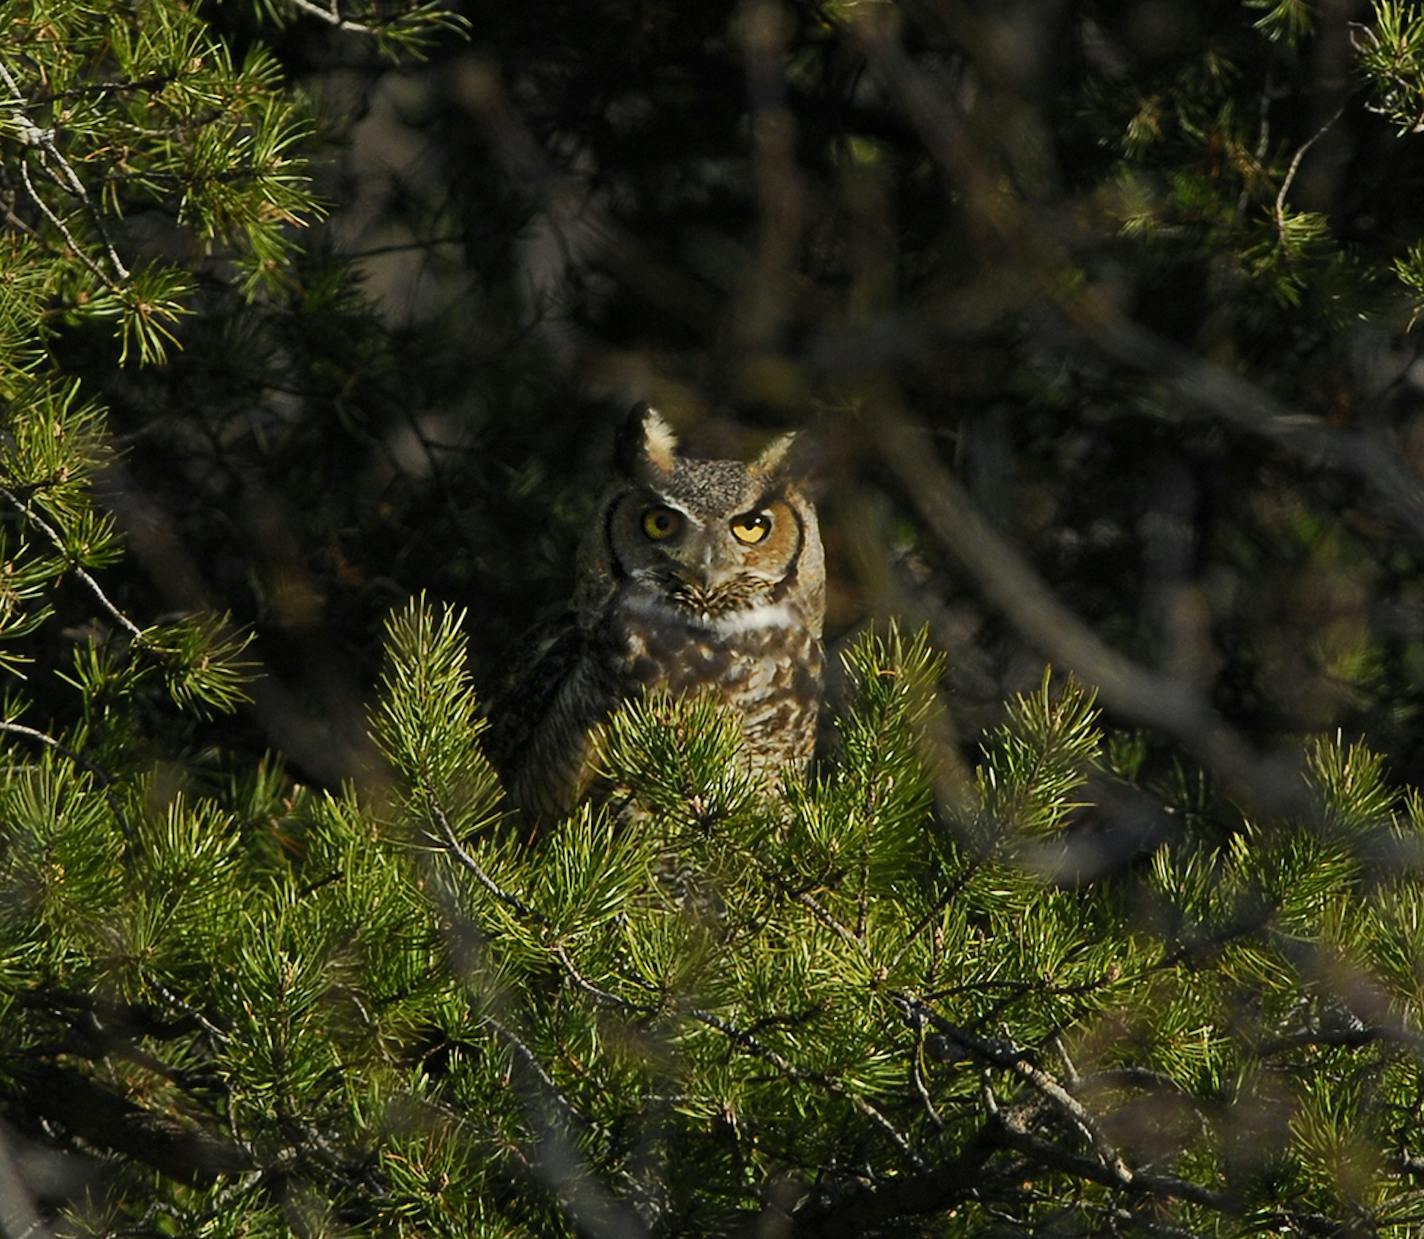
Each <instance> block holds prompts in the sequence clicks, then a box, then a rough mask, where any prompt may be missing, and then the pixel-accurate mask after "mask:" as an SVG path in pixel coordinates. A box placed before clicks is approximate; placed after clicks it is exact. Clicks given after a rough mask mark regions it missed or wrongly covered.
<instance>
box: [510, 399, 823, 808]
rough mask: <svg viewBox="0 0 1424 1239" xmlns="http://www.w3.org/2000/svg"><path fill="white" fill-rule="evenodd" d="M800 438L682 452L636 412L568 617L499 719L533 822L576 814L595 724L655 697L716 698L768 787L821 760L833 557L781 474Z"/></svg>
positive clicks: (520, 679) (662, 428)
mask: <svg viewBox="0 0 1424 1239" xmlns="http://www.w3.org/2000/svg"><path fill="white" fill-rule="evenodd" d="M789 442H790V441H789V439H784V440H778V441H777V442H776V443H774V444H772V446H771V447H770V448H768V449H767V451H766V452H764V453H763V454H762V455H761V456H760V457H759V458H758V459H757V460H755V461H752V462H751V463H745V462H740V461H727V460H698V459H692V458H687V457H683V456H681V455H679V454H678V452H677V445H676V441H675V440H674V439H673V437H672V434H671V432H670V431H669V429H668V428H667V426H666V424H665V423H664V422H663V421H662V419H661V418H659V417H658V416H657V414H656V413H654V412H652V411H651V410H650V409H647V408H646V407H643V406H640V407H639V408H638V409H635V410H634V412H633V414H632V416H631V417H630V419H629V422H628V425H627V426H626V427H625V429H624V433H623V435H622V437H621V440H620V450H619V454H618V456H619V472H618V476H617V477H616V478H615V479H614V481H613V482H612V483H611V484H610V485H609V487H608V488H607V489H606V490H605V491H604V493H603V495H602V497H601V498H600V500H599V503H598V505H597V508H596V511H595V513H594V516H593V518H592V520H591V522H590V525H589V527H588V531H587V533H586V535H585V537H584V540H583V545H582V547H581V549H580V554H579V581H578V587H577V589H576V590H575V593H574V598H573V604H572V607H571V610H570V613H569V615H568V616H567V617H566V619H565V621H564V622H563V623H562V624H561V625H560V626H559V627H558V628H557V629H556V631H555V632H554V634H553V636H552V637H551V638H549V639H548V640H546V642H545V643H544V645H543V646H542V647H541V649H540V650H539V651H538V653H537V655H536V657H535V658H533V659H532V660H531V662H530V663H529V665H528V666H526V667H525V668H524V669H523V670H522V672H521V673H520V674H519V675H518V676H517V677H516V680H517V682H516V684H515V685H514V686H513V691H512V692H511V693H510V703H509V706H508V707H507V708H506V710H505V711H504V712H503V715H501V714H499V713H497V714H496V717H495V732H494V737H493V738H494V741H495V743H494V745H493V750H494V756H495V759H496V764H498V765H499V766H500V767H501V768H502V771H503V773H504V775H505V779H506V785H507V787H508V788H509V791H510V794H511V797H512V798H513V800H514V801H515V802H516V803H517V804H518V805H520V806H521V807H522V808H523V809H524V810H525V811H526V812H527V813H528V814H529V815H530V816H531V817H533V818H535V819H536V820H542V821H548V820H552V819H553V818H555V817H557V816H559V815H561V814H562V813H564V812H566V811H567V810H568V809H569V808H570V807H572V805H573V804H574V803H575V802H576V801H577V800H578V798H579V797H580V796H581V795H582V793H583V792H584V791H585V790H586V789H587V786H588V784H589V782H590V779H591V776H592V770H591V768H590V758H591V741H592V735H593V732H594V730H595V729H596V728H597V727H598V726H599V724H600V723H602V722H603V721H604V720H605V719H607V718H608V717H609V715H611V714H612V713H613V712H614V710H616V709H617V708H618V706H620V705H621V704H622V703H623V702H625V701H628V700H630V699H632V698H635V697H637V696H639V695H641V694H643V693H645V692H647V691H649V690H652V689H667V690H669V691H671V692H673V693H683V692H693V691H698V690H703V689H713V690H715V691H716V692H717V693H719V694H720V695H721V696H722V697H723V698H724V699H725V700H726V702H727V703H728V704H729V705H730V706H732V707H733V709H734V710H735V711H736V712H737V714H739V715H740V717H741V720H742V727H743V732H744V735H745V741H746V743H745V749H744V751H745V755H746V759H747V762H748V765H749V767H750V769H751V770H752V772H753V773H754V774H756V775H757V776H758V777H759V779H760V780H761V781H762V782H763V784H764V785H766V786H767V787H771V786H772V785H773V784H774V782H775V779H776V777H777V776H778V775H779V774H780V772H781V771H782V770H784V769H786V768H788V767H790V768H793V769H804V768H805V766H806V764H807V763H808V762H809V761H810V758H811V751H812V748H813V747H814V744H815V736H816V715H817V711H818V709H819V706H820V698H821V679H822V667H823V654H822V649H821V620H822V615H823V612H824V610H825V563H824V558H823V555H822V551H821V539H820V533H819V530H818V527H817V524H816V513H815V509H814V508H813V507H812V505H811V504H810V502H809V501H808V500H807V499H806V497H805V496H804V495H803V494H802V493H801V492H800V491H799V490H798V489H797V487H796V485H795V483H794V481H793V479H792V478H791V477H790V476H789V474H788V473H787V472H786V471H785V468H784V458H785V454H786V448H787V446H789Z"/></svg>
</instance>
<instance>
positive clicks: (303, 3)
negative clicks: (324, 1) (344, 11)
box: [287, 0, 379, 34]
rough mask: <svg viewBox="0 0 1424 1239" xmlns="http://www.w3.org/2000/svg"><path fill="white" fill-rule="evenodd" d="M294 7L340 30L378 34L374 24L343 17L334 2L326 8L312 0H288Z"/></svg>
mask: <svg viewBox="0 0 1424 1239" xmlns="http://www.w3.org/2000/svg"><path fill="white" fill-rule="evenodd" d="M287 3H288V4H290V5H291V6H292V7H293V8H297V9H301V11H302V12H303V13H306V14H308V15H309V16H311V17H316V18H319V19H320V20H321V21H324V22H326V24H327V25H329V26H335V27H336V29H338V30H349V31H350V32H351V33H353V34H377V33H379V32H378V31H377V29H376V28H375V27H374V26H367V25H364V24H363V23H361V22H354V21H352V20H351V19H350V18H347V17H342V16H341V14H340V12H338V11H337V8H336V5H335V4H334V3H333V4H332V6H331V8H329V9H324V8H322V7H321V5H319V4H313V3H312V2H311V0H287Z"/></svg>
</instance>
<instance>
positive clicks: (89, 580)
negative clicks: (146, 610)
mask: <svg viewBox="0 0 1424 1239" xmlns="http://www.w3.org/2000/svg"><path fill="white" fill-rule="evenodd" d="M0 499H4V500H5V501H6V502H7V503H8V504H9V505H10V506H11V507H12V508H14V509H15V511H16V512H18V513H19V514H20V515H21V516H23V517H24V518H25V519H26V520H27V521H29V522H30V523H31V524H32V525H34V526H35V527H36V528H37V529H38V530H39V531H40V532H41V533H42V534H44V536H45V537H46V538H47V539H48V540H49V542H50V544H51V545H52V546H53V547H54V548H55V550H57V551H58V552H59V553H60V554H61V555H62V556H64V559H65V562H66V563H68V565H69V568H70V570H71V571H72V572H73V573H74V575H75V576H76V577H77V578H78V579H79V580H80V581H81V582H82V583H83V584H84V586H85V588H87V589H88V590H89V592H90V593H91V594H92V595H93V596H94V597H95V598H96V599H97V600H98V602H99V605H100V606H101V607H103V608H104V610H105V611H107V612H108V614H109V615H110V617H112V619H113V620H114V622H115V623H117V624H118V625H119V627H120V628H122V629H123V630H124V631H125V632H126V633H128V634H129V636H130V637H131V638H132V639H133V640H134V641H135V642H137V643H139V644H140V645H141V644H142V643H143V629H141V628H140V627H139V626H138V625H137V624H135V623H134V622H133V620H131V619H129V617H128V616H127V615H125V614H124V613H123V612H122V611H120V610H119V608H118V607H117V606H115V605H114V603H113V602H111V601H110V600H109V596H108V595H107V594H106V593H105V592H104V590H103V587H102V586H100V584H99V582H98V581H96V580H95V579H94V578H93V576H91V575H90V574H89V573H88V572H87V571H86V570H85V569H84V568H83V567H81V566H80V565H79V564H77V563H75V562H74V560H73V558H72V556H71V555H70V552H69V548H68V547H67V546H65V544H64V538H63V537H62V536H61V535H60V532H59V530H57V529H56V528H55V527H54V526H53V525H51V524H50V523H49V522H48V521H47V520H45V518H44V517H42V516H41V515H40V514H39V513H38V512H36V511H35V510H34V507H33V505H31V504H27V503H24V502H22V501H21V500H20V498H19V497H18V496H17V495H16V494H15V493H14V491H12V490H10V489H9V487H6V486H0Z"/></svg>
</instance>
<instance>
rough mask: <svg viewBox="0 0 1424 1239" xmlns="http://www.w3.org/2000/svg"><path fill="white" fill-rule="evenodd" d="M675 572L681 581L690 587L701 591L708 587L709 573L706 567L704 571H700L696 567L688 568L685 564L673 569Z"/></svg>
mask: <svg viewBox="0 0 1424 1239" xmlns="http://www.w3.org/2000/svg"><path fill="white" fill-rule="evenodd" d="M673 573H674V575H675V576H676V577H677V579H678V581H679V583H681V584H683V585H686V586H687V587H688V588H689V589H694V590H697V591H699V592H701V591H702V590H704V589H706V588H707V576H708V573H707V570H706V569H705V568H704V569H703V571H701V572H698V571H697V570H696V569H695V568H688V567H685V566H684V567H678V568H675V569H674V570H673Z"/></svg>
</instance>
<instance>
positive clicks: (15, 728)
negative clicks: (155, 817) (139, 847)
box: [0, 719, 137, 845]
mask: <svg viewBox="0 0 1424 1239" xmlns="http://www.w3.org/2000/svg"><path fill="white" fill-rule="evenodd" d="M0 732H6V733H8V734H10V735H15V736H24V737H25V738H26V739H28V740H34V741H36V742H37V743H39V744H43V745H45V746H46V747H48V748H51V749H53V750H54V751H55V752H56V753H58V754H59V755H60V756H61V757H66V758H68V759H69V760H70V761H72V762H73V763H74V764H75V765H76V766H78V767H79V768H80V769H82V770H87V771H88V772H89V773H90V774H92V775H93V776H94V777H95V778H96V779H98V780H99V788H100V790H101V791H102V792H103V795H104V799H105V801H106V802H107V803H108V805H109V808H110V809H111V810H112V811H113V814H114V820H115V821H116V822H118V824H119V829H120V830H121V831H122V832H123V835H124V838H125V839H127V840H128V841H129V843H130V845H132V844H133V843H134V841H135V839H136V838H137V836H136V835H135V834H134V830H133V827H132V826H130V824H129V819H128V814H126V813H125V812H124V808H123V805H121V804H120V803H119V798H118V796H117V795H116V794H115V793H114V786H115V785H116V784H117V783H118V781H119V780H118V779H117V777H115V776H114V775H112V774H110V773H109V771H107V770H105V769H104V767H103V766H101V765H99V764H98V763H97V762H93V761H90V760H89V758H87V757H85V756H84V755H83V754H82V753H78V752H76V751H75V750H74V749H72V748H70V747H69V746H68V745H67V744H63V743H61V742H60V741H58V740H56V739H55V738H54V737H53V736H52V735H50V734H49V733H48V732H45V731H40V730H39V728H37V727H27V726H26V725H25V724H24V723H16V722H13V721H12V720H10V719H0Z"/></svg>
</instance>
